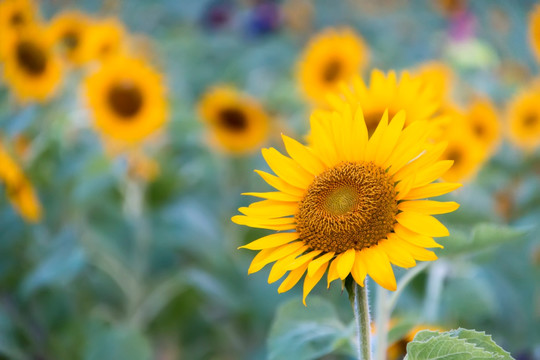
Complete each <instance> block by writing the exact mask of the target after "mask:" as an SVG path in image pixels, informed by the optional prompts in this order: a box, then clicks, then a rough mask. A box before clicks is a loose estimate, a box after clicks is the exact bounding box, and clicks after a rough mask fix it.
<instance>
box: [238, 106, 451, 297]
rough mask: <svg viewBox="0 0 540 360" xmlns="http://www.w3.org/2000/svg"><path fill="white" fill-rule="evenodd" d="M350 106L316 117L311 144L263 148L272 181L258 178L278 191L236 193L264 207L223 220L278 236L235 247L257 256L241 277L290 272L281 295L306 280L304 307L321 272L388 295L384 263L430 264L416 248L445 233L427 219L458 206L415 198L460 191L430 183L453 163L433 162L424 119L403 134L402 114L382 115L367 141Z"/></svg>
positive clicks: (288, 142) (390, 278)
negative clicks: (368, 282) (381, 289)
mask: <svg viewBox="0 0 540 360" xmlns="http://www.w3.org/2000/svg"><path fill="white" fill-rule="evenodd" d="M353 109H354V108H353V107H352V106H351V104H344V105H343V106H342V107H341V108H339V109H337V110H336V111H335V112H333V113H332V114H331V115H329V114H328V113H320V112H315V113H314V114H313V115H312V117H311V131H312V146H309V147H308V146H304V145H302V144H300V143H298V142H297V141H295V140H293V139H291V138H289V137H287V136H283V141H284V143H285V148H286V150H287V152H288V154H289V155H290V157H287V156H284V155H282V154H281V153H279V152H278V151H277V150H276V149H273V148H270V149H263V150H262V154H263V157H264V158H265V160H266V162H267V163H268V165H269V166H270V168H271V169H272V170H273V171H274V172H275V173H276V175H277V176H274V175H271V174H268V173H266V172H262V171H257V173H258V174H259V175H261V177H262V178H263V179H264V180H265V181H266V182H268V183H269V184H270V185H271V186H273V187H275V188H276V189H277V190H278V191H276V192H262V193H257V192H252V193H246V194H244V195H250V196H256V197H260V198H263V199H265V200H263V201H260V202H256V203H253V204H251V205H250V206H249V207H243V208H240V209H239V211H240V212H241V213H242V214H244V215H238V216H234V217H233V218H232V221H234V222H235V223H237V224H240V225H247V226H251V227H256V228H262V229H271V230H276V231H279V232H278V233H276V234H272V235H268V236H265V237H263V238H261V239H258V240H255V241H253V242H251V243H249V244H247V245H245V246H242V247H243V248H246V249H250V250H260V252H259V253H258V254H257V255H256V256H255V258H254V259H253V261H252V263H251V266H250V268H249V271H248V272H249V273H253V272H256V271H259V270H261V269H262V268H263V267H264V266H265V265H267V264H269V263H272V262H274V261H275V264H274V265H273V267H272V270H271V271H270V276H269V278H268V281H269V282H270V283H272V282H275V281H277V280H278V279H280V278H281V277H283V276H284V275H285V274H286V273H287V272H289V271H290V272H289V274H288V276H287V277H286V278H285V280H284V281H283V282H282V283H281V285H280V287H279V289H278V292H280V293H281V292H284V291H288V290H289V289H291V288H292V287H293V286H294V285H295V284H296V283H297V282H298V281H299V280H300V279H301V278H302V276H303V275H304V274H306V276H305V279H304V296H303V298H304V304H305V298H306V296H307V295H308V294H309V293H310V291H311V290H312V289H313V287H314V286H315V285H316V284H317V283H318V282H319V280H320V279H321V278H322V277H323V275H324V274H325V273H326V270H327V269H328V275H327V279H328V285H329V284H330V282H332V281H334V280H336V279H338V278H340V279H342V280H343V279H345V278H346V277H347V276H349V274H350V275H352V277H353V279H354V280H355V281H356V282H357V283H358V284H360V285H362V286H363V284H364V278H365V277H366V275H369V276H370V277H371V278H372V279H373V280H374V281H375V282H377V283H378V284H379V285H381V286H383V287H385V288H387V289H390V290H395V289H396V280H395V277H394V273H393V270H392V266H391V264H394V265H397V266H400V267H405V268H410V267H413V266H415V265H416V260H421V261H429V260H435V259H436V258H437V256H436V255H435V253H433V252H432V251H429V250H427V249H425V248H428V247H442V246H441V245H439V244H438V243H436V242H435V241H434V240H433V237H441V236H447V235H448V230H447V229H446V227H445V226H444V225H442V224H441V223H440V222H439V221H438V220H436V219H435V218H434V217H433V216H431V215H432V214H442V213H447V212H451V211H454V210H456V209H457V208H458V206H459V205H458V204H457V203H455V202H437V201H431V200H421V199H423V198H427V197H434V196H438V195H442V194H445V193H448V192H450V191H452V190H454V189H456V188H458V187H459V186H460V184H456V183H432V182H433V181H435V180H436V179H438V178H439V177H440V176H441V175H442V174H444V173H445V172H446V171H447V170H448V169H449V168H450V167H451V166H452V161H438V158H439V156H440V155H441V154H442V153H443V151H444V149H445V144H442V143H436V144H433V143H432V142H430V141H429V140H428V138H429V135H430V134H429V132H430V131H431V130H432V127H431V126H430V125H429V124H428V122H427V121H425V120H419V121H416V122H414V123H412V124H411V125H410V126H408V127H407V128H406V129H404V130H403V126H404V124H405V112H403V111H401V112H399V113H398V114H396V116H395V117H394V118H393V119H392V121H391V122H390V123H389V121H388V113H385V114H384V115H383V117H382V119H381V121H380V122H379V125H378V127H377V129H376V130H375V132H374V133H373V135H372V136H371V137H369V136H368V132H367V127H366V122H365V121H364V116H363V112H362V109H361V108H360V107H358V108H356V109H354V110H353ZM287 230H292V231H290V232H288V231H287ZM282 231H287V232H282Z"/></svg>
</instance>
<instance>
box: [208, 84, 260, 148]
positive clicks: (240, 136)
mask: <svg viewBox="0 0 540 360" xmlns="http://www.w3.org/2000/svg"><path fill="white" fill-rule="evenodd" d="M198 112H199V116H200V117H201V119H202V120H203V121H204V122H205V124H206V125H207V126H208V128H209V130H210V141H211V142H212V143H215V144H216V145H218V146H219V147H221V148H222V149H223V150H225V151H228V152H231V153H235V154H242V153H248V152H252V151H254V150H255V149H257V148H260V146H261V145H262V144H263V142H264V141H265V140H266V139H267V137H268V130H269V122H270V120H269V116H268V115H267V114H266V112H265V111H264V109H263V107H262V106H261V104H259V102H258V101H257V100H255V99H254V98H252V97H250V96H248V95H247V94H243V93H241V92H239V91H238V90H236V89H235V88H233V87H230V86H223V85H222V86H216V87H214V88H213V89H211V90H210V91H208V92H207V93H206V94H205V95H204V96H203V97H202V99H201V100H200V102H199V104H198Z"/></svg>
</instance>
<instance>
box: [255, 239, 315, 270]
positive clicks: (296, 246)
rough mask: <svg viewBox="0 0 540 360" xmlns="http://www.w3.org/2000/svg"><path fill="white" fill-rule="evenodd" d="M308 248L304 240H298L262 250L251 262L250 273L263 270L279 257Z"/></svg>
mask: <svg viewBox="0 0 540 360" xmlns="http://www.w3.org/2000/svg"><path fill="white" fill-rule="evenodd" d="M306 249H307V246H305V245H304V243H303V242H302V241H296V242H293V243H289V244H285V245H282V246H280V247H277V248H272V249H264V250H261V251H260V252H259V253H258V254H257V255H255V257H254V258H253V261H252V262H251V265H250V266H249V269H248V274H252V273H254V272H257V271H259V270H261V269H262V268H263V267H265V266H266V265H267V264H270V263H271V262H274V261H276V260H278V259H281V258H284V257H286V256H289V255H291V254H292V253H298V252H303V251H305V250H306Z"/></svg>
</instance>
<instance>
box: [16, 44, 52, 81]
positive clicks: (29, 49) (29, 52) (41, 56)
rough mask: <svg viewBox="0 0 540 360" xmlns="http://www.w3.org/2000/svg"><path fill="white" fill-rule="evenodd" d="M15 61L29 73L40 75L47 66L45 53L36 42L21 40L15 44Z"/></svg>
mask: <svg viewBox="0 0 540 360" xmlns="http://www.w3.org/2000/svg"><path fill="white" fill-rule="evenodd" d="M17 61H18V63H19V64H20V66H21V67H22V68H23V69H24V70H25V71H26V72H27V73H29V74H30V75H40V74H42V73H43V72H44V71H45V68H46V66H47V55H46V54H45V52H44V51H43V49H42V48H40V47H39V46H37V45H36V44H34V43H32V42H29V41H21V42H20V43H18V44H17Z"/></svg>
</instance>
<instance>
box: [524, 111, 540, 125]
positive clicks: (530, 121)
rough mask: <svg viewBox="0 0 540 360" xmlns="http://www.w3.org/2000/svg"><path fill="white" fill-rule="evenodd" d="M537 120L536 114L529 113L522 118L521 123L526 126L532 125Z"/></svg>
mask: <svg viewBox="0 0 540 360" xmlns="http://www.w3.org/2000/svg"><path fill="white" fill-rule="evenodd" d="M537 122H538V116H536V114H529V115H527V116H525V118H524V119H523V125H524V126H527V127H533V126H535V125H536V123H537Z"/></svg>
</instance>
